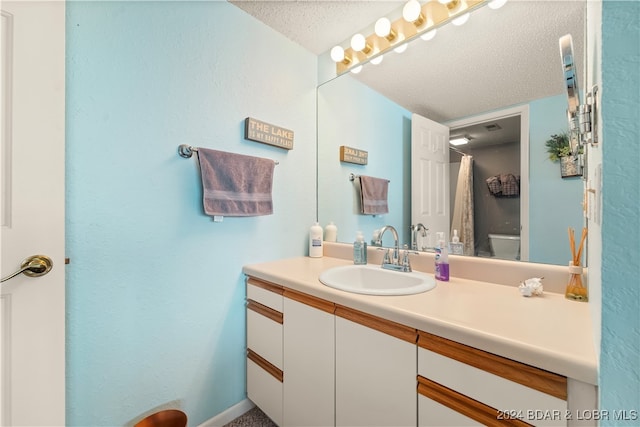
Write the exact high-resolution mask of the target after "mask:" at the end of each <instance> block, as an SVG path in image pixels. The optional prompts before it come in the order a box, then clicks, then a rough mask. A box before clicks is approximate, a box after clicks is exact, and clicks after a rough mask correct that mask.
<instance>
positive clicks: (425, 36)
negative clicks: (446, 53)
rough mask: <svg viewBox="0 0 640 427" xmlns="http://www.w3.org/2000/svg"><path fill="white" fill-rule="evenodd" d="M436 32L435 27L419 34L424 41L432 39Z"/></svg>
mask: <svg viewBox="0 0 640 427" xmlns="http://www.w3.org/2000/svg"><path fill="white" fill-rule="evenodd" d="M437 32H438V30H436V29H435V28H434V29H433V30H429V31H427V32H426V33H424V34H422V35H420V38H421V39H422V40H424V41H429V40H432V39H433V38H434V37H435V36H436V33H437Z"/></svg>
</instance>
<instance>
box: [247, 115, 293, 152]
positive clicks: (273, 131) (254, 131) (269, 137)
mask: <svg viewBox="0 0 640 427" xmlns="http://www.w3.org/2000/svg"><path fill="white" fill-rule="evenodd" d="M244 139H248V140H250V141H255V142H261V143H263V144H269V145H274V146H276V147H280V148H284V149H287V150H293V131H292V130H289V129H285V128H281V127H280V126H275V125H272V124H270V123H265V122H262V121H260V120H256V119H254V118H251V117H247V118H246V119H245V120H244Z"/></svg>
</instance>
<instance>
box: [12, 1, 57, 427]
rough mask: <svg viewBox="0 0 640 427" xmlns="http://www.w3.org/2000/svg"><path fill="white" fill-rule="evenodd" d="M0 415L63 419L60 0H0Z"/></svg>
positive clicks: (41, 421) (27, 420)
mask: <svg viewBox="0 0 640 427" xmlns="http://www.w3.org/2000/svg"><path fill="white" fill-rule="evenodd" d="M0 6H1V9H2V76H1V80H2V132H1V134H2V148H1V150H0V167H1V171H0V187H2V226H1V227H0V239H1V245H0V258H1V263H0V275H1V276H2V278H6V277H8V276H10V275H11V274H12V273H13V272H15V271H16V270H17V269H19V268H20V265H21V263H22V260H23V259H25V258H27V257H29V256H31V255H46V256H48V257H49V258H50V259H51V260H52V261H53V268H52V270H51V271H50V272H49V273H48V274H46V275H43V276H41V277H27V276H26V275H24V274H19V275H17V276H15V277H13V278H11V279H9V280H6V281H4V282H3V283H2V287H1V291H2V293H1V299H0V336H1V347H0V368H1V374H2V377H1V378H2V383H1V387H0V411H1V412H0V420H1V421H2V424H3V425H29V426H40V425H46V426H62V425H64V424H65V279H64V270H65V267H64V265H65V258H64V191H65V190H64V153H65V144H64V126H65V120H64V108H65V69H64V61H65V4H64V1H41V2H38V1H28V0H19V1H2V2H0Z"/></svg>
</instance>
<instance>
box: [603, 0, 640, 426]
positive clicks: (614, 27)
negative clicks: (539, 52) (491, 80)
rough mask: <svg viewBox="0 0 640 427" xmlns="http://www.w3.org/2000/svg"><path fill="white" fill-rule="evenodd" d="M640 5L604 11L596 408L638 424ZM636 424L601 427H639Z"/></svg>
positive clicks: (612, 5)
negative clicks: (623, 412)
mask: <svg viewBox="0 0 640 427" xmlns="http://www.w3.org/2000/svg"><path fill="white" fill-rule="evenodd" d="M639 40H640V3H638V2H635V1H634V2H626V1H604V2H603V4H602V88H601V93H602V118H603V127H604V134H603V138H602V150H603V189H602V194H603V212H602V342H601V352H600V406H601V408H602V409H607V410H609V411H614V410H617V411H621V410H627V411H630V410H635V411H637V412H636V415H637V417H640V308H639V307H640V286H639V285H638V284H639V283H640V282H639V280H638V278H639V277H640V262H639V260H640V145H639V144H640V128H639V127H640V125H639V124H640V107H639V106H638V100H639V99H640V83H639V81H638V77H639V76H638V70H640V43H639V42H638V41H639ZM629 418H631V417H629ZM639 422H640V418H635V419H630V420H627V421H626V422H621V421H615V420H613V419H611V420H608V421H605V422H603V423H602V424H603V425H633V426H637V425H638V423H639Z"/></svg>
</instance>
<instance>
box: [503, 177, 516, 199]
mask: <svg viewBox="0 0 640 427" xmlns="http://www.w3.org/2000/svg"><path fill="white" fill-rule="evenodd" d="M500 183H501V184H502V197H517V196H519V195H520V177H519V176H517V177H516V176H515V175H513V174H510V173H508V174H503V175H500Z"/></svg>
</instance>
